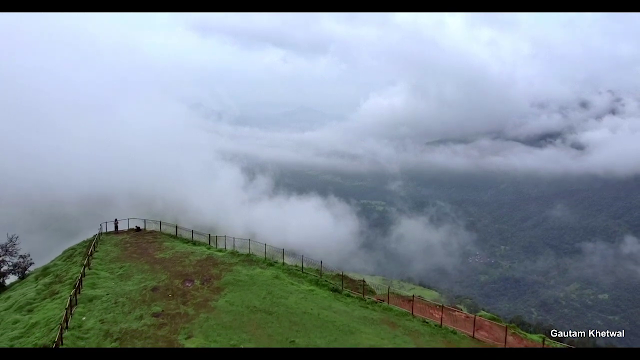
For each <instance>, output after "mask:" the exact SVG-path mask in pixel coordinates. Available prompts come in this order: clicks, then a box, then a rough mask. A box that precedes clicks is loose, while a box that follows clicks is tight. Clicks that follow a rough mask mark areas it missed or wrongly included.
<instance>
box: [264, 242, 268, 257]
mask: <svg viewBox="0 0 640 360" xmlns="http://www.w3.org/2000/svg"><path fill="white" fill-rule="evenodd" d="M264 259H265V260H267V244H264Z"/></svg>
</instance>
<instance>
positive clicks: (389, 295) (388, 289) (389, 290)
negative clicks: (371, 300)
mask: <svg viewBox="0 0 640 360" xmlns="http://www.w3.org/2000/svg"><path fill="white" fill-rule="evenodd" d="M387 304H388V305H390V304H391V286H387Z"/></svg>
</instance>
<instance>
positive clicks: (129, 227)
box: [127, 218, 131, 230]
mask: <svg viewBox="0 0 640 360" xmlns="http://www.w3.org/2000/svg"><path fill="white" fill-rule="evenodd" d="M129 229H131V226H129V218H127V230H129Z"/></svg>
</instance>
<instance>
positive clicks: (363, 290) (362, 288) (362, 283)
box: [362, 278, 365, 298]
mask: <svg viewBox="0 0 640 360" xmlns="http://www.w3.org/2000/svg"><path fill="white" fill-rule="evenodd" d="M362 297H363V298H364V297H365V296H364V278H362Z"/></svg>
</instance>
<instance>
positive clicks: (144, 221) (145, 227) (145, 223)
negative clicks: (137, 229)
mask: <svg viewBox="0 0 640 360" xmlns="http://www.w3.org/2000/svg"><path fill="white" fill-rule="evenodd" d="M142 222H143V223H144V229H145V230H147V219H144V220H142Z"/></svg>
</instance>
